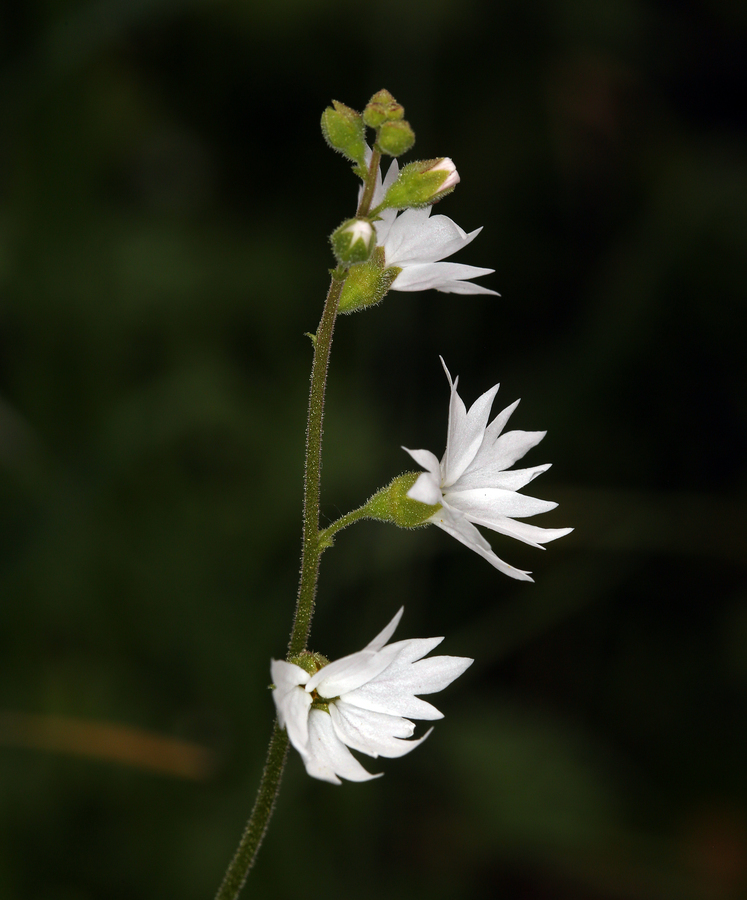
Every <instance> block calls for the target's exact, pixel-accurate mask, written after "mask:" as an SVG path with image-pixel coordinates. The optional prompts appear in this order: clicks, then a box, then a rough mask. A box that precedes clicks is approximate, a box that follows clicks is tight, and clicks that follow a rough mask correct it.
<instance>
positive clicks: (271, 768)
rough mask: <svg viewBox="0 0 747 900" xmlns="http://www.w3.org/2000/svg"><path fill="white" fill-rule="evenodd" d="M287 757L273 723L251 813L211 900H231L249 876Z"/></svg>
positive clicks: (283, 736)
mask: <svg viewBox="0 0 747 900" xmlns="http://www.w3.org/2000/svg"><path fill="white" fill-rule="evenodd" d="M287 755H288V734H287V733H286V731H285V729H281V728H280V727H279V726H278V723H277V722H275V729H274V731H273V732H272V738H271V739H270V746H269V748H268V750H267V762H266V763H265V768H264V771H263V772H262V780H261V781H260V783H259V790H258V791H257V799H256V800H255V801H254V809H253V810H252V814H251V816H250V817H249V821H248V822H247V824H246V828H245V829H244V833H243V834H242V836H241V841H240V842H239V846H238V849H237V850H236V853H235V854H234V857H233V859H232V860H231V864H230V865H229V867H228V871H227V872H226V874H225V877H224V879H223V884H221V886H220V888H219V890H218V893H217V894H216V895H215V900H234V898H235V897H238V895H239V891H240V890H241V888H242V887H243V886H244V882H245V881H246V879H247V876H248V875H249V871H250V869H251V868H252V865H253V864H254V860H255V858H256V856H257V851H258V850H259V847H260V844H261V843H262V838H263V837H264V836H265V832H266V831H267V826H268V825H269V824H270V818H271V816H272V812H273V809H274V808H275V801H276V800H277V796H278V793H279V790H280V779H281V778H282V777H283V768H284V767H285V759H286V756H287Z"/></svg>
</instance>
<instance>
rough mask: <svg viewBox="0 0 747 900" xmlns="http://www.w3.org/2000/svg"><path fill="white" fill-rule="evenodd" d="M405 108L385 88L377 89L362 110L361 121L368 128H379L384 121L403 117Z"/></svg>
mask: <svg viewBox="0 0 747 900" xmlns="http://www.w3.org/2000/svg"><path fill="white" fill-rule="evenodd" d="M404 115H405V108H404V106H401V105H400V104H399V103H397V101H396V100H395V99H394V97H392V95H391V94H390V93H389V91H387V90H383V91H377V92H376V93H375V94H374V95H373V97H371V99H370V100H369V101H368V105H367V106H366V108H365V109H364V110H363V121H364V122H365V123H366V125H368V126H369V127H370V128H379V127H380V126H381V125H383V124H384V122H394V121H396V120H397V119H402V118H404Z"/></svg>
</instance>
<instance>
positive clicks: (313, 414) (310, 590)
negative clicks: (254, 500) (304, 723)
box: [288, 270, 346, 656]
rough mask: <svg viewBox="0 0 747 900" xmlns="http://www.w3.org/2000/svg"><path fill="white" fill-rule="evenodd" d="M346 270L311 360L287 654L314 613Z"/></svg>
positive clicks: (295, 649)
mask: <svg viewBox="0 0 747 900" xmlns="http://www.w3.org/2000/svg"><path fill="white" fill-rule="evenodd" d="M345 275H346V273H345V272H338V271H337V270H335V272H334V273H333V275H332V283H331V284H330V286H329V292H328V294H327V300H326V302H325V304H324V311H323V312H322V318H321V321H320V322H319V328H318V329H317V332H316V337H315V340H314V362H313V365H312V367H311V390H310V391H309V416H308V420H307V425H306V472H305V476H304V503H303V544H302V550H301V580H300V581H299V584H298V596H297V598H296V614H295V617H294V619H293V630H292V632H291V636H290V641H289V642H288V656H295V655H296V654H298V653H300V652H301V651H302V650H305V649H306V643H307V641H308V639H309V630H310V629H311V618H312V616H313V615H314V599H315V597H316V583H317V577H318V575H319V558H320V556H321V552H320V549H319V496H320V490H321V474H322V424H323V421H324V394H325V390H326V386H327V367H328V366H329V352H330V349H331V347H332V335H333V333H334V329H335V319H336V318H337V306H338V304H339V302H340V294H341V293H342V288H343V285H344V284H345Z"/></svg>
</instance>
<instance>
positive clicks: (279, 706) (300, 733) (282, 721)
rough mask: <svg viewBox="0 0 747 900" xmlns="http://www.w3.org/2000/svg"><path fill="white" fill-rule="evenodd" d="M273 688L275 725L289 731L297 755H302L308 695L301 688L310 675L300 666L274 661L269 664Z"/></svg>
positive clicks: (307, 733) (306, 738)
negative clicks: (275, 713) (276, 722)
mask: <svg viewBox="0 0 747 900" xmlns="http://www.w3.org/2000/svg"><path fill="white" fill-rule="evenodd" d="M270 672H271V673H272V681H273V684H274V685H275V689H274V690H273V692H272V699H273V700H274V701H275V708H276V710H277V714H278V724H279V725H280V727H281V728H286V729H287V730H288V738H289V739H290V742H291V743H292V744H293V746H294V747H295V748H296V750H298V751H299V753H303V752H304V749H305V747H306V744H307V742H308V737H309V731H308V719H309V707H310V706H311V703H312V699H311V695H310V694H307V693H306V691H305V690H304V688H303V685H304V684H305V683H306V682H307V681H308V680H309V677H310V676H309V673H308V672H305V671H304V670H303V669H302V668H301V667H300V666H297V665H294V664H293V663H289V662H285V661H284V660H282V659H273V660H272V663H271V665H270Z"/></svg>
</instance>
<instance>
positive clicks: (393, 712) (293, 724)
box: [271, 609, 472, 784]
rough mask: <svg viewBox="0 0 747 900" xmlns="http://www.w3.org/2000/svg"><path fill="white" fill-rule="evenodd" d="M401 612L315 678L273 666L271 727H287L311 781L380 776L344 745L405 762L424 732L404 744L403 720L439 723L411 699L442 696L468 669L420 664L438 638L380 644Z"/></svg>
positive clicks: (455, 663) (442, 661)
mask: <svg viewBox="0 0 747 900" xmlns="http://www.w3.org/2000/svg"><path fill="white" fill-rule="evenodd" d="M402 612H403V610H402V609H400V611H399V612H398V613H397V615H396V616H395V617H394V618H393V619H392V621H391V622H390V623H389V624H388V625H387V626H386V628H385V629H384V630H383V631H382V632H381V634H379V635H377V636H376V637H375V638H374V639H373V640H372V641H371V643H370V644H368V645H367V646H366V647H365V648H364V649H363V650H361V651H359V652H358V653H353V654H351V655H350V656H344V657H343V658H342V659H338V660H336V661H335V662H332V663H328V664H327V665H324V666H323V667H322V668H321V669H319V670H318V671H317V672H316V674H310V673H309V672H307V671H306V670H305V669H303V668H301V666H298V665H296V664H295V663H291V662H285V661H283V660H277V659H274V660H273V661H272V666H271V671H272V680H273V683H274V690H273V692H272V697H273V700H274V701H275V706H276V708H277V713H278V722H279V724H280V727H281V728H287V730H288V737H289V738H290V742H291V743H292V744H293V746H294V747H295V748H296V750H298V752H299V753H300V754H301V758H302V759H303V762H304V765H305V766H306V771H307V772H308V773H309V775H312V776H313V777H314V778H320V779H321V780H322V781H329V782H331V783H332V784H340V779H339V778H338V776H340V777H342V778H347V779H348V780H349V781H368V780H369V779H370V778H377V777H379V776H377V775H371V774H370V772H367V771H366V769H364V768H363V766H362V765H361V764H360V763H359V762H358V760H357V759H356V758H355V757H354V756H353V754H352V753H351V752H350V750H348V747H351V748H352V749H353V750H360V751H361V753H366V754H368V756H373V757H378V756H387V757H395V756H404V755H405V753H409V752H410V751H411V750H414V749H415V747H417V746H418V744H421V743H422V742H423V741H424V740H425V739H426V738H427V737H428V735H429V734H430V731H428V732H427V733H426V734H425V735H423V737H421V738H420V739H419V740H406V739H407V738H409V737H411V736H412V734H413V732H414V730H415V726H414V725H413V723H412V722H411V721H410V720H409V719H407V718H404V717H405V716H411V717H412V718H414V719H429V720H432V719H441V718H443V715H442V713H440V712H439V711H438V710H437V709H436V708H435V707H434V706H431V704H430V703H427V702H426V701H425V700H420V699H419V698H418V697H417V696H416V695H418V694H433V693H435V692H436V691H441V690H443V689H444V688H445V687H446V686H447V685H449V684H451V682H452V681H454V679H455V678H458V677H459V676H460V675H461V674H462V672H464V671H465V669H467V668H468V667H469V666H470V665H471V664H472V660H471V659H465V658H463V657H457V656H434V657H432V658H430V659H423V658H422V657H424V656H425V655H426V654H427V653H430V652H431V650H433V649H434V648H435V647H437V646H438V645H439V644H440V643H441V641H442V640H443V638H440V637H439V638H424V639H421V640H419V639H412V640H407V641H398V642H397V643H395V644H389V645H387V646H385V645H386V643H387V641H388V640H389V638H390V637H391V636H392V635H393V634H394V630H395V629H396V627H397V625H398V624H399V620H400V618H401V617H402ZM308 656H309V658H313V654H308ZM312 668H315V666H312ZM431 730H432V729H431Z"/></svg>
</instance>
